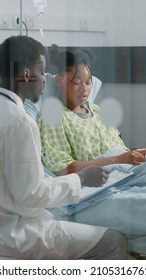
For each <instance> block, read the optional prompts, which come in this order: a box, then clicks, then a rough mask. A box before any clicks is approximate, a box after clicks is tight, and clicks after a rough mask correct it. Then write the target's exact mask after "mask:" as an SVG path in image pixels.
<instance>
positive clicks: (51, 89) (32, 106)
mask: <svg viewBox="0 0 146 280" xmlns="http://www.w3.org/2000/svg"><path fill="white" fill-rule="evenodd" d="M45 77H46V84H45V88H44V93H43V95H42V96H41V98H40V100H39V101H38V102H37V103H33V102H31V101H30V100H28V99H25V102H24V109H25V111H26V112H27V113H28V114H29V115H30V116H31V117H32V118H33V120H35V121H36V120H37V119H38V118H39V117H40V108H41V102H42V101H43V100H44V99H45V98H46V97H48V96H54V97H59V88H58V86H57V85H56V83H55V79H54V75H52V74H50V73H46V74H45ZM92 82H93V83H92V89H91V94H90V96H89V101H91V102H94V100H95V97H96V95H97V93H98V92H99V89H100V87H101V85H102V82H101V81H100V80H99V79H98V78H96V77H94V76H92Z"/></svg>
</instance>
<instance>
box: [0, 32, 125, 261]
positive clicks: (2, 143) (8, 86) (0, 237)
mask: <svg viewBox="0 0 146 280" xmlns="http://www.w3.org/2000/svg"><path fill="white" fill-rule="evenodd" d="M0 65H2V66H3V67H2V68H0V84H1V88H0V258H1V259H78V258H85V259H126V258H127V242H126V240H125V237H124V236H123V235H121V234H120V233H119V232H116V231H114V230H110V229H107V228H104V227H97V226H89V225H84V224H76V223H70V222H67V221H57V220H55V217H54V216H53V215H52V214H51V213H50V212H49V211H48V210H45V208H52V207H56V206H59V205H65V204H69V203H74V202H76V201H77V200H78V199H79V195H80V189H81V183H82V184H84V185H88V186H97V187H100V186H101V185H102V184H103V183H104V182H106V180H107V178H108V171H107V170H106V169H104V168H100V167H92V168H88V169H86V170H83V171H82V172H79V173H78V174H71V175H67V176H61V177H55V178H53V177H46V178H45V177H44V171H43V168H42V164H41V145H40V135H39V132H38V128H37V124H36V122H35V121H33V119H32V118H31V117H30V116H29V115H27V114H26V112H25V111H24V108H23V102H24V100H25V98H28V99H30V100H32V101H33V102H37V101H38V100H39V97H40V94H41V93H42V91H43V87H44V84H45V77H44V72H45V53H44V48H43V46H42V45H41V44H40V43H39V42H37V41H36V40H34V39H32V38H30V37H26V36H14V37H10V38H8V39H6V40H5V41H4V42H3V43H2V44H1V45H0Z"/></svg>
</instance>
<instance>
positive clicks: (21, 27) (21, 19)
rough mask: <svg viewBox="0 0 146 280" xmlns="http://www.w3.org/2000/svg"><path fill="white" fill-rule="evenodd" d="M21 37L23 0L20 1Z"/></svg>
mask: <svg viewBox="0 0 146 280" xmlns="http://www.w3.org/2000/svg"><path fill="white" fill-rule="evenodd" d="M20 35H22V0H20Z"/></svg>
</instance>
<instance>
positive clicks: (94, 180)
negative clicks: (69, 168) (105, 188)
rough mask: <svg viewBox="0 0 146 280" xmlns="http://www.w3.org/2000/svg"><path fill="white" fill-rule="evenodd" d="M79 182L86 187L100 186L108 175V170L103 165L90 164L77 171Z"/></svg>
mask: <svg viewBox="0 0 146 280" xmlns="http://www.w3.org/2000/svg"><path fill="white" fill-rule="evenodd" d="M77 174H78V175H79V177H80V179H81V184H82V185H84V186H88V187H101V186H102V185H103V184H104V183H106V181H107V180H108V177H109V175H108V174H109V170H108V169H107V168H105V167H100V166H91V167H87V168H84V169H82V170H81V171H79V172H77Z"/></svg>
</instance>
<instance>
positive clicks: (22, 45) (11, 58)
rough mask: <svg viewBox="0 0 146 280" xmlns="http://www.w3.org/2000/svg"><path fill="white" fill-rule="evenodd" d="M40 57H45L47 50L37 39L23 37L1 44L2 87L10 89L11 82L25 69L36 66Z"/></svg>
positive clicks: (8, 39)
mask: <svg viewBox="0 0 146 280" xmlns="http://www.w3.org/2000/svg"><path fill="white" fill-rule="evenodd" d="M40 55H45V48H44V46H43V45H42V44H41V43H40V42H38V41H36V40H35V39H33V38H31V37H27V36H21V35H18V36H11V37H9V38H7V39H6V40H5V41H4V42H3V43H2V44H0V80H1V85H2V86H4V87H6V88H9V89H10V80H12V79H14V78H15V76H16V75H17V74H18V73H19V71H20V70H21V69H23V68H24V67H31V66H32V65H35V64H36V63H37V61H38V60H39V58H40Z"/></svg>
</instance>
